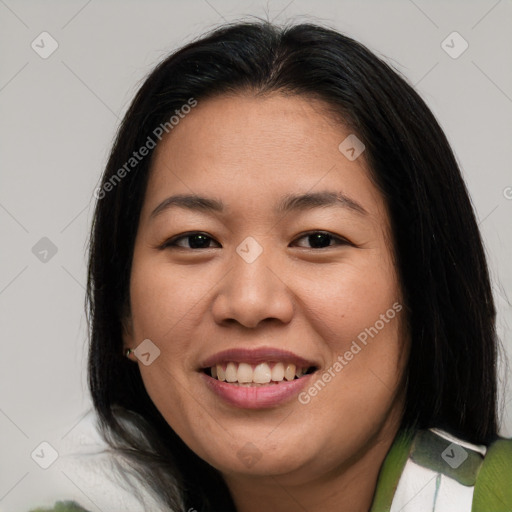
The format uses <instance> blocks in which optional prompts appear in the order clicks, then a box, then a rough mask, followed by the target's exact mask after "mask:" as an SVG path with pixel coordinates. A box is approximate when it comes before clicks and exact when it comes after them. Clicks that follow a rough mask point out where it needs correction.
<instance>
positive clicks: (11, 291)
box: [0, 0, 512, 511]
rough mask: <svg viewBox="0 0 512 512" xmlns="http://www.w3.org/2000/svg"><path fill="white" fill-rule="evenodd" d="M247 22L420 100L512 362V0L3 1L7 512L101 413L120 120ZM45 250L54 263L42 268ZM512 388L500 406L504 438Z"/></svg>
mask: <svg viewBox="0 0 512 512" xmlns="http://www.w3.org/2000/svg"><path fill="white" fill-rule="evenodd" d="M245 15H257V16H261V17H264V18H269V19H271V20H274V21H277V22H283V21H285V20H289V19H294V20H297V21H312V22H315V21H318V22H326V23H328V24H330V25H331V26H333V27H335V28H337V29H339V30H341V31H343V32H344V33H346V34H347V35H349V36H352V37H355V38H356V39H358V40H359V41H361V42H363V43H364V44H366V45H367V46H368V47H369V48H370V49H372V50H373V51H375V52H376V53H377V54H378V55H380V56H382V57H384V58H385V59H386V60H387V61H388V62H390V63H391V64H392V65H393V66H395V67H396V68H397V69H398V70H400V71H401V72H402V73H403V74H404V75H405V76H406V77H407V78H408V79H409V80H410V82H411V83H412V84H414V85H416V87H417V90H418V91H419V93H420V94H421V95H422V97H423V98H424V99H425V100H426V102H427V104H428V105H429V106H430V108H431V109H432V110H433V112H434V114H435V115H436V116H437V118H438V119H439V121H440V123H441V125H442V127H443V128H444V129H445V131H446V134H447V136H448V139H449V140H450V142H451V144H452V146H453V148H454V151H455V153H456V155H457V158H458V161H459V162H460V164H461V167H462V169H463V172H464V176H465V179H466V181H467V184H468V187H469V190H470V193H471V195H472V198H473V202H474V205H475V209H476V211H477V215H478V218H479V220H480V228H481V230H482V234H483V237H484V240H485V244H486V247H487V252H488V255H489V264H490V267H491V272H492V277H493V283H494V291H495V297H496V302H497V306H498V308H499V318H498V332H499V335H500V337H501V339H502V341H503V345H504V346H505V348H506V351H507V352H508V354H509V357H510V355H511V353H512V333H511V325H512V322H511V319H512V308H511V303H510V296H511V290H512V266H511V264H510V261H511V260H512V229H511V219H512V173H511V171H510V161H511V160H512V144H511V141H512V63H511V55H512V30H511V26H512V2H511V1H510V0H508V1H507V0H501V1H496V0H485V1H483V0H482V1H473V2H468V1H465V2H462V1H460V2H456V1H452V2H441V1H435V2H433V1H428V2H427V1H426V0H415V1H414V2H413V1H412V0H401V1H394V2H391V1H387V2H386V1H380V2H377V1H367V2H363V1H360V2H355V1H352V2H350V1H336V2H335V1H320V0H316V1H315V2H306V1H301V0H292V1H290V0H283V1H281V0H271V1H267V2H263V1H245V2H235V1H224V0H208V1H206V0H188V1H186V2H185V1H182V2H180V1H167V2H164V1H151V2H141V1H138V2H136V1H125V2H121V1H104V2H100V1H99V0H92V1H89V2H87V1H68V2H64V1H62V2H57V1H45V2H36V1H15V0H0V47H1V48H2V49H3V51H2V56H1V67H0V109H1V110H0V112H1V118H0V119H1V121H0V130H1V134H0V140H1V152H0V159H1V161H0V169H1V172H0V235H1V240H2V242H1V247H2V249H1V261H2V264H1V269H0V315H1V333H2V356H1V357H0V374H1V379H2V386H1V390H0V433H1V436H0V450H1V460H2V463H1V467H0V511H1V510H12V509H13V507H14V504H15V503H18V502H19V501H20V500H21V499H22V497H26V496H27V494H30V492H31V490H32V489H33V485H35V484H34V482H35V479H37V475H38V472H41V471H44V470H43V469H41V468H40V467H39V466H38V465H36V464H35V463H34V461H33V460H32V458H31V457H30V454H31V453H32V452H33V450H34V449H35V448H36V447H37V446H38V445H39V444H40V443H41V442H42V441H48V442H49V443H50V444H52V446H56V447H57V446H58V445H59V443H60V442H61V441H62V440H63V439H64V438H65V436H66V435H67V434H68V432H70V430H71V429H73V428H74V427H75V425H77V424H78V423H79V421H80V418H81V417H82V415H83V413H84V412H85V411H86V409H87V408H88V407H90V405H91V404H90V399H89V396H88V391H87V387H86V323H85V316H84V313H83V302H84V285H85V281H86V273H85V270H86V258H85V249H86V243H87V235H88V229H89V225H90V222H91V217H92V211H93V204H94V200H93V195H92V194H93V191H94V189H95V187H96V186H97V184H98V180H99V177H100V174H101V172H102V169H103V167H104V165H105V162H106V158H107V155H108V151H109V149H110V145H111V143H112V139H113V136H114V133H115V130H116V128H117V126H118V123H119V120H120V118H121V117H122V116H123V114H124V112H125V110H126V108H127V106H128V103H129V102H130V100H131V99H132V97H133V95H134V93H135V91H136V90H137V87H138V86H139V85H140V83H141V80H142V79H143V77H144V76H145V75H146V74H147V73H148V72H149V71H150V70H151V69H152V67H153V66H154V65H156V63H158V62H159V61H160V60H161V58H162V57H163V56H165V55H166V54H167V53H168V52H169V51H171V50H173V49H174V48H176V47H178V46H180V45H182V44H183V43H185V42H187V41H190V40H191V39H192V38H194V37H196V36H198V35H200V34H201V33H202V32H204V31H205V30H207V29H210V28H213V27H214V26H215V25H217V24H219V23H221V22H223V21H233V20H236V19H240V18H241V17H243V16H245ZM43 31H47V32H49V33H50V34H51V36H52V37H53V38H54V39H55V40H56V41H57V43H58V45H59V46H58V48H57V50H56V51H55V52H54V53H53V54H52V55H51V56H49V57H48V58H46V59H43V58H41V56H40V55H39V54H38V53H36V51H34V50H33V49H32V47H31V43H32V41H34V40H35V41H36V43H37V42H38V41H40V38H39V37H38V36H39V34H41V32H43ZM453 31H457V32H458V33H460V34H461V36H462V37H463V38H464V39H465V40H466V41H467V42H468V44H469V47H468V49H467V50H466V51H465V52H464V53H462V54H461V55H460V56H459V57H458V58H456V59H454V58H452V57H450V56H449V55H448V54H447V53H446V52H445V50H444V49H443V48H442V46H441V43H442V41H443V40H445V39H446V37H447V36H448V35H449V34H451V33H452V32H453ZM45 41H46V43H45V44H44V46H45V48H46V49H48V48H49V41H48V40H47V39H46V40H45ZM459 43H460V41H456V40H455V42H454V43H453V44H452V46H453V45H454V46H455V50H457V48H459V49H460V48H461V47H460V46H458V45H459ZM39 44H40V45H41V43H39ZM450 44H451V43H450ZM43 237H47V238H48V239H49V240H51V243H52V244H54V246H55V247H56V249H57V252H56V253H55V254H54V255H53V254H52V252H51V248H50V251H49V252H48V253H47V254H45V253H44V250H45V249H48V241H42V242H40V240H41V238H43ZM38 243H39V245H36V244H38ZM34 246H36V249H34V250H33V247H34ZM41 251H43V252H41ZM34 253H35V254H34ZM41 258H42V259H43V261H41ZM45 258H46V261H44V259H45ZM504 374H505V372H504V371H503V368H502V369H501V376H502V378H503V377H504ZM510 380H511V379H509V381H508V390H506V391H502V393H501V399H502V403H503V404H504V412H503V426H502V430H501V433H502V435H506V436H512V390H511V388H510V384H511V383H510ZM503 387H504V384H503ZM46 471H51V468H50V469H48V470H46Z"/></svg>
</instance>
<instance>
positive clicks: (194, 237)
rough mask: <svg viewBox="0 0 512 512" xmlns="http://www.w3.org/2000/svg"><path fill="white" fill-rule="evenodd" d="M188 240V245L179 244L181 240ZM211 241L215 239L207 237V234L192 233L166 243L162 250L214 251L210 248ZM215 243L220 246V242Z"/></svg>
mask: <svg viewBox="0 0 512 512" xmlns="http://www.w3.org/2000/svg"><path fill="white" fill-rule="evenodd" d="M187 239H188V242H185V243H186V245H182V244H180V243H178V242H179V241H181V240H187ZM211 241H214V239H213V238H212V237H211V236H208V235H206V234H205V233H198V232H192V233H185V234H183V235H179V236H177V237H174V238H171V239H170V240H168V241H167V242H164V244H163V245H162V246H161V248H162V249H166V248H174V247H179V248H182V249H212V247H211V246H210V242H211ZM215 243H217V244H218V242H215ZM219 245H220V244H219Z"/></svg>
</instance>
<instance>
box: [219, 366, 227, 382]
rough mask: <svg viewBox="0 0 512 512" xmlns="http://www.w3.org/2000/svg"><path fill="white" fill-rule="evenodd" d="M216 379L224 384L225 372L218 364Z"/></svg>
mask: <svg viewBox="0 0 512 512" xmlns="http://www.w3.org/2000/svg"><path fill="white" fill-rule="evenodd" d="M217 378H218V379H219V380H220V381H221V382H224V381H225V380H226V372H225V371H224V369H223V368H222V365H220V364H218V365H217Z"/></svg>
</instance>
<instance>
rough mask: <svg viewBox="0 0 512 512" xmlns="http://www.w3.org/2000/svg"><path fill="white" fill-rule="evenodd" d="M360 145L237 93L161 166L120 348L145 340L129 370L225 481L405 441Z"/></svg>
mask: <svg viewBox="0 0 512 512" xmlns="http://www.w3.org/2000/svg"><path fill="white" fill-rule="evenodd" d="M350 135H351V133H350V131H348V130H346V129H344V128H343V127H342V126H340V125H339V123H335V122H334V121H333V120H332V119H331V118H330V117H329V116H328V115H327V114H326V112H325V110H324V109H323V104H322V103H321V102H319V101H317V100H314V101H313V100H310V99H307V98H305V97H300V96H284V95H280V94H273V95H271V96H268V97H265V98H262V97H260V98H256V97H253V96H250V95H242V94H240V95H238V96H230V97H228V96H222V97H218V98H214V99H209V100H205V101H199V102H198V105H197V107H195V108H194V109H193V110H192V111H191V112H190V113H189V114H188V115H186V116H184V117H183V118H182V119H181V120H180V122H179V124H178V125H176V126H174V128H173V129H172V131H170V133H169V135H168V136H167V137H166V138H164V139H163V140H162V142H161V143H160V145H159V146H158V147H157V149H156V153H155V154H154V160H153V166H152V171H151V175H150V178H149V183H148V187H147V191H146V195H145V200H144V204H143V208H142V212H141V217H140V223H139V226H138V233H137V237H136V242H135V248H134V257H133V263H132V271H131V283H130V300H131V317H130V319H129V321H128V322H126V326H127V327H126V329H127V332H126V333H125V340H124V341H125V345H126V347H131V348H136V347H137V346H139V345H140V344H141V343H142V342H143V341H144V340H150V341H145V342H144V344H143V345H140V347H139V351H138V352H137V353H136V354H137V355H132V358H133V360H134V361H137V363H138V365H139V368H140V372H141V375H142V379H143V381H144V385H145V387H146V389H147V392H148V393H149V396H150V397H151V399H152V400H153V402H154V404H155V405H156V407H157V408H158V410H159V411H160V412H161V414H162V415H163V417H164V418H165V419H166V421H167V422H168V423H169V425H170V426H171V427H172V428H173V429H174V431H175V432H176V433H177V434H178V435H179V436H180V437H181V438H182V439H183V441H184V442H185V443H186V444H187V445H188V446H189V447H190V448H191V449H192V450H193V451H194V452H196V453H197V454H198V455H199V456H200V457H202V458H203V459H204V460H206V461H207V462H209V463H210V464H211V465H213V466H215V467H216V468H217V469H219V470H220V471H221V472H222V473H223V474H224V475H228V476H229V475H232V476H234V475H243V474H245V475H249V474H251V475H254V476H256V475H275V476H277V475H281V476H282V477H283V478H285V477H286V478H293V479H294V481H297V482H298V481H300V482H307V481H308V479H311V478H315V477H317V476H319V475H321V474H327V472H329V471H333V470H335V469H336V468H338V467H340V465H342V464H345V463H350V461H354V460H356V459H357V458H358V457H360V456H361V454H362V453H365V451H366V450H369V447H370V446H374V445H376V444H378V443H379V442H391V440H392V438H393V436H394V435H395V433H396V429H397V428H398V424H399V421H400V417H401V414H402V410H403V396H402V392H403V386H402V385H401V384H400V377H401V375H402V370H403V368H404V364H405V363H406V359H407V354H406V347H407V344H406V343H404V339H403V337H402V336H401V335H400V324H401V322H402V318H401V317H402V316H403V315H404V312H403V311H402V312H400V310H401V309H402V304H401V298H400V297H401V296H400V289H399V285H398V281H397V274H396V272H395V268H394V265H393V262H392V247H391V246H390V230H389V221H388V216H387V211H386V207H385V204H384V201H383V199H382V197H381V195H380V194H379V192H378V191H377V189H376V187H375V186H374V185H373V184H372V182H371V181H370V179H369V177H368V173H367V171H366V170H365V161H364V156H365V155H364V152H363V153H362V154H361V155H360V156H359V157H357V158H355V157H356V156H357V153H358V150H360V149H361V146H360V145H358V144H359V143H357V141H356V142H355V146H354V139H353V138H349V139H348V140H347V141H345V139H346V138H347V137H349V136H350ZM352 137H353V136H352ZM343 141H345V142H344V144H342V145H341V149H339V146H340V143H342V142H343ZM352 147H353V148H354V151H352V150H351V148H352ZM126 179H129V178H126ZM176 195H186V196H189V195H193V196H195V197H199V196H200V197H202V198H205V200H204V201H202V200H196V201H192V200H191V199H188V200H182V201H181V202H177V201H174V202H173V201H171V200H170V199H169V198H171V197H172V196H176ZM310 196H311V197H310ZM221 203H222V208H220V206H221ZM319 231H320V232H321V233H318V232H319ZM197 232H198V233H199V236H198V235H197ZM194 233H196V234H195V235H194ZM141 353H144V354H146V355H141ZM217 365H219V366H217ZM292 365H295V366H292ZM212 367H213V368H215V369H214V370H211V368H212ZM212 371H213V374H212ZM306 371H308V372H309V373H307V374H305V375H302V373H303V372H306ZM283 374H284V375H283ZM296 374H299V375H301V376H300V378H297V377H296ZM212 375H213V376H212ZM215 375H216V377H215ZM221 378H225V379H227V381H231V382H227V381H221V380H220V379H221ZM269 380H270V381H271V382H269ZM254 381H256V382H254Z"/></svg>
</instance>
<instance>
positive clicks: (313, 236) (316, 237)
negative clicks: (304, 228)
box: [295, 231, 352, 249]
mask: <svg viewBox="0 0 512 512" xmlns="http://www.w3.org/2000/svg"><path fill="white" fill-rule="evenodd" d="M303 238H307V240H308V243H309V244H311V248H312V249H324V248H326V247H332V246H331V244H330V242H331V241H334V242H336V244H335V245H352V244H351V243H350V242H349V241H348V240H345V239H344V238H341V237H339V236H336V235H333V234H332V233H329V232H327V231H311V232H309V233H305V234H304V235H302V236H301V237H299V238H297V239H296V240H295V241H297V240H301V239H303ZM302 247H303V246H302ZM306 248H307V249H309V247H306Z"/></svg>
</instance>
